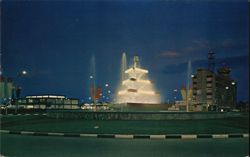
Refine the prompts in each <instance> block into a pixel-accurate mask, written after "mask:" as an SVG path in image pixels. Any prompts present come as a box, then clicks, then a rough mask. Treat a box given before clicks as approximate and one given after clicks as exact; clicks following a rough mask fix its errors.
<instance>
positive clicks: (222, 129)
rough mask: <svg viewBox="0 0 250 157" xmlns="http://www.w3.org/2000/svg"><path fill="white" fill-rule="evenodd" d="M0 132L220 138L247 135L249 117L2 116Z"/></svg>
mask: <svg viewBox="0 0 250 157" xmlns="http://www.w3.org/2000/svg"><path fill="white" fill-rule="evenodd" d="M1 129H2V130H13V131H34V132H63V133H93V134H220V133H248V132H249V115H247V116H241V117H230V118H225V119H206V120H161V121H156V120H145V121H142V120H140V121H135V120H133V121H125V120H124V121H121V120H81V119H79V120H72V119H53V118H48V117H46V116H42V115H39V116H33V115H30V116H3V117H1Z"/></svg>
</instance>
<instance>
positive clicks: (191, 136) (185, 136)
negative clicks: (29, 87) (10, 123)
mask: <svg viewBox="0 0 250 157" xmlns="http://www.w3.org/2000/svg"><path fill="white" fill-rule="evenodd" d="M0 133H4V134H16V135H33V136H60V137H95V138H115V139H184V140H185V139H204V138H211V139H226V138H249V134H241V133H239V134H197V135H195V134H183V135H181V134H167V135H144V134H140V135H137V134H135V135H125V134H77V133H55V132H31V131H11V130H0Z"/></svg>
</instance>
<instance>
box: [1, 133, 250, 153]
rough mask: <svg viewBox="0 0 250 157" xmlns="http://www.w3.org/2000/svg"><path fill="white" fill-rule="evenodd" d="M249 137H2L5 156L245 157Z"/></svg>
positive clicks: (247, 151) (6, 135)
mask: <svg viewBox="0 0 250 157" xmlns="http://www.w3.org/2000/svg"><path fill="white" fill-rule="evenodd" d="M248 147H249V139H248V138H230V139H192V140H191V139H188V140H183V139H165V140H152V139H151V140H150V139H105V138H93V137H90V138H86V137H85V138H80V137H53V136H52V137H48V136H30V135H14V134H1V146H0V148H1V150H0V152H1V155H3V156H4V157H12V156H13V157H14V156H15V157H84V156H88V157H97V156H102V157H113V156H114V157H117V156H119V157H128V156H129V157H131V156H136V157H137V156H143V157H163V156H164V157H166V156H171V157H182V156H183V157H188V156H190V157H196V156H197V157H208V156H213V157H216V156H218V157H223V156H225V157H230V156H231V157H235V156H237V157H238V156H239V157H245V156H248V155H249V148H248Z"/></svg>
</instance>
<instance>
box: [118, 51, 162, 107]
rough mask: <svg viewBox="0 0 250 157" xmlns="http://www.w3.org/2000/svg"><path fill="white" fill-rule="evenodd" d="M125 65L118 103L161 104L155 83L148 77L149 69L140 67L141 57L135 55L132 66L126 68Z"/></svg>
mask: <svg viewBox="0 0 250 157" xmlns="http://www.w3.org/2000/svg"><path fill="white" fill-rule="evenodd" d="M123 58H124V54H123ZM122 62H126V61H122ZM123 67H124V66H123V65H122V77H121V78H122V79H121V85H120V89H119V91H118V95H117V103H118V104H126V103H127V104H128V103H132V104H159V103H160V94H159V93H157V92H156V91H155V90H154V86H153V84H152V83H151V81H149V80H148V79H147V74H148V70H145V69H142V68H140V65H139V57H138V56H134V63H133V65H132V67H131V68H129V69H127V70H125V69H124V68H123Z"/></svg>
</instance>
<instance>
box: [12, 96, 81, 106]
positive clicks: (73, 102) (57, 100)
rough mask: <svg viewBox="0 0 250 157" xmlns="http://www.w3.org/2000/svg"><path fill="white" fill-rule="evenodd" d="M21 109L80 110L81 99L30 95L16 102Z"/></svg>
mask: <svg viewBox="0 0 250 157" xmlns="http://www.w3.org/2000/svg"><path fill="white" fill-rule="evenodd" d="M15 104H17V105H18V106H19V107H21V108H34V109H80V106H79V99H74V98H66V97H65V96H64V95H29V96H26V97H25V98H20V99H16V100H15Z"/></svg>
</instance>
